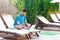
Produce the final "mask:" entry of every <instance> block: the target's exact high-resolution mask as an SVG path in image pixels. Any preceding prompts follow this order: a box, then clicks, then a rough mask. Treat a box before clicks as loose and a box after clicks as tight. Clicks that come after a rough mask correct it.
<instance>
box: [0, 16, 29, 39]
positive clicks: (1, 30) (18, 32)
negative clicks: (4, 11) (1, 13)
mask: <svg viewBox="0 0 60 40" xmlns="http://www.w3.org/2000/svg"><path fill="white" fill-rule="evenodd" d="M0 33H8V34H13V35H14V36H15V37H17V38H18V39H20V37H21V36H23V35H28V34H29V33H30V32H29V31H23V30H16V29H7V28H6V27H5V25H4V23H3V21H2V19H1V17H0Z"/></svg>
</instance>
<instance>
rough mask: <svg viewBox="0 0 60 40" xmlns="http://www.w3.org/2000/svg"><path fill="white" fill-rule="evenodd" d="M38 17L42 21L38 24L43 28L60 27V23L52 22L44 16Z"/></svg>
mask: <svg viewBox="0 0 60 40" xmlns="http://www.w3.org/2000/svg"><path fill="white" fill-rule="evenodd" d="M37 18H38V19H39V21H40V24H38V25H39V26H40V27H41V28H43V27H60V23H51V22H49V21H48V20H47V19H46V18H45V17H43V16H37Z"/></svg>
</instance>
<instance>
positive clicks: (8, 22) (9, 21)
mask: <svg viewBox="0 0 60 40" xmlns="http://www.w3.org/2000/svg"><path fill="white" fill-rule="evenodd" d="M1 18H2V20H3V21H4V23H5V25H6V27H7V28H12V29H14V26H13V23H14V19H13V18H12V16H11V15H2V16H1ZM35 26H36V25H32V26H31V28H30V30H27V31H29V32H31V33H34V32H35V33H36V32H39V31H40V30H37V29H34V28H35ZM36 34H37V33H36ZM37 36H38V34H37Z"/></svg>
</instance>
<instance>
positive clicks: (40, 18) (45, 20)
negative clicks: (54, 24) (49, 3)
mask: <svg viewBox="0 0 60 40" xmlns="http://www.w3.org/2000/svg"><path fill="white" fill-rule="evenodd" d="M37 18H38V19H39V20H41V21H42V22H43V23H45V24H48V23H50V22H49V21H48V20H47V19H46V18H44V17H43V16H37Z"/></svg>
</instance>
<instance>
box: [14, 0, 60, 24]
mask: <svg viewBox="0 0 60 40" xmlns="http://www.w3.org/2000/svg"><path fill="white" fill-rule="evenodd" d="M50 1H51V0H15V1H13V3H14V6H15V7H16V8H17V10H18V12H21V10H22V9H23V8H25V9H26V10H27V19H28V22H29V23H31V24H33V23H35V21H36V16H37V15H42V16H45V17H46V18H47V19H49V18H50V16H49V12H51V11H53V12H56V11H58V8H59V4H58V3H55V4H53V3H50Z"/></svg>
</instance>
